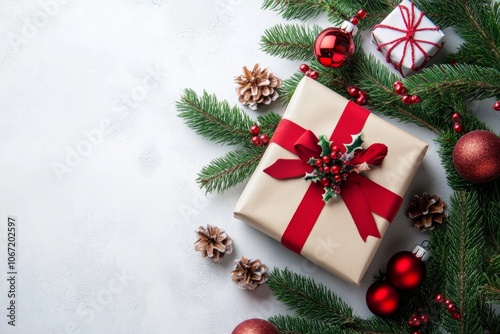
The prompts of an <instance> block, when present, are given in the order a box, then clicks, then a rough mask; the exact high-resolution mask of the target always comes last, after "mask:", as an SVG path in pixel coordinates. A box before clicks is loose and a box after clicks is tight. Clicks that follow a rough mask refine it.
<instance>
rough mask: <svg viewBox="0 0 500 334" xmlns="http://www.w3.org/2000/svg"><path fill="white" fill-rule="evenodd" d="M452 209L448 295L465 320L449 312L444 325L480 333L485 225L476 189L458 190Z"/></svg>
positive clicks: (464, 332)
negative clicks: (471, 190)
mask: <svg viewBox="0 0 500 334" xmlns="http://www.w3.org/2000/svg"><path fill="white" fill-rule="evenodd" d="M450 208H451V209H450V216H449V219H448V229H447V232H446V239H447V243H448V248H447V258H448V262H447V266H446V274H445V281H446V292H445V295H446V297H447V298H449V299H451V300H452V301H453V302H454V303H455V304H456V306H457V307H458V308H459V310H460V312H461V313H462V319H461V320H459V321H456V320H454V319H452V318H451V317H450V316H449V315H448V316H444V317H443V323H442V324H443V327H444V328H445V329H446V330H447V331H448V332H450V333H457V334H468V333H481V332H482V330H483V327H482V324H481V315H482V314H483V311H484V305H483V303H482V301H481V294H480V291H481V288H482V286H483V285H484V279H483V277H484V276H483V261H482V257H481V251H482V250H483V247H484V238H483V232H484V228H483V220H482V216H481V210H480V206H479V205H478V197H477V195H476V194H475V192H465V191H460V192H456V193H454V194H453V196H452V197H451V199H450Z"/></svg>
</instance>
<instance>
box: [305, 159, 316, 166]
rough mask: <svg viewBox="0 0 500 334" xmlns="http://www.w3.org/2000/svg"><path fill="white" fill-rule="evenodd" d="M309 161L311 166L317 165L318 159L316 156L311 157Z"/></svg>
mask: <svg viewBox="0 0 500 334" xmlns="http://www.w3.org/2000/svg"><path fill="white" fill-rule="evenodd" d="M307 163H308V164H309V165H311V166H315V165H316V159H315V158H311V159H309V161H308V162H307Z"/></svg>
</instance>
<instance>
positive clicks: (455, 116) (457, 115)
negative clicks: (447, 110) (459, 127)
mask: <svg viewBox="0 0 500 334" xmlns="http://www.w3.org/2000/svg"><path fill="white" fill-rule="evenodd" d="M451 120H452V121H453V122H455V123H458V122H460V121H461V120H462V115H460V113H459V112H454V113H453V114H452V115H451Z"/></svg>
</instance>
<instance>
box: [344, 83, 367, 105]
mask: <svg viewBox="0 0 500 334" xmlns="http://www.w3.org/2000/svg"><path fill="white" fill-rule="evenodd" d="M347 94H349V95H350V96H352V97H355V98H356V103H357V104H359V105H360V106H364V105H365V104H366V103H367V102H368V94H367V93H366V92H365V91H364V90H361V89H359V88H358V87H356V86H348V87H347Z"/></svg>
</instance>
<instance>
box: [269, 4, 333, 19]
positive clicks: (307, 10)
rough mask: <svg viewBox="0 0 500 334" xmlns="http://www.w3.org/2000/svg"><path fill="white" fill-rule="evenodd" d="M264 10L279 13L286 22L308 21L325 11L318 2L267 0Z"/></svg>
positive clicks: (322, 5)
mask: <svg viewBox="0 0 500 334" xmlns="http://www.w3.org/2000/svg"><path fill="white" fill-rule="evenodd" d="M262 8H263V9H271V10H274V11H277V12H278V13H279V14H281V16H283V18H284V19H286V20H292V19H299V20H303V21H305V20H308V19H311V18H314V17H317V16H318V15H319V14H321V13H322V12H323V11H324V8H325V7H324V4H323V3H322V2H321V1H316V0H295V1H289V0H265V1H264V4H263V5H262Z"/></svg>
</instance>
